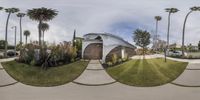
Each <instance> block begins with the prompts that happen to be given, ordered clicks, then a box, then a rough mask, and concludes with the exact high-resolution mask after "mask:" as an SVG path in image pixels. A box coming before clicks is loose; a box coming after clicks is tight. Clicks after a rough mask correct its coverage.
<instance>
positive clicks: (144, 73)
mask: <svg viewBox="0 0 200 100" xmlns="http://www.w3.org/2000/svg"><path fill="white" fill-rule="evenodd" d="M187 65H188V63H186V62H177V61H172V60H167V63H165V62H164V59H161V58H156V59H148V60H147V59H144V60H130V61H128V62H125V63H123V64H120V65H117V66H114V67H110V68H107V69H106V71H107V72H108V74H109V75H110V76H111V77H113V78H114V79H116V80H117V81H118V82H121V83H124V84H127V85H131V86H139V87H151V86H160V85H163V84H166V83H169V82H171V81H173V80H175V79H176V78H177V77H178V76H179V75H180V74H181V73H182V72H183V71H184V70H185V68H186V66H187Z"/></svg>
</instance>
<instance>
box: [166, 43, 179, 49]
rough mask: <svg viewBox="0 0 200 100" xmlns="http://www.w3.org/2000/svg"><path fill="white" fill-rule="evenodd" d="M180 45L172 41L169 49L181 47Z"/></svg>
mask: <svg viewBox="0 0 200 100" xmlns="http://www.w3.org/2000/svg"><path fill="white" fill-rule="evenodd" d="M181 47H182V45H180V44H177V43H173V44H170V45H169V49H175V48H181Z"/></svg>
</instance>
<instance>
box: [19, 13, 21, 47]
mask: <svg viewBox="0 0 200 100" xmlns="http://www.w3.org/2000/svg"><path fill="white" fill-rule="evenodd" d="M19 25H20V43H22V17H20V21H19Z"/></svg>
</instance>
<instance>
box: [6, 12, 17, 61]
mask: <svg viewBox="0 0 200 100" xmlns="http://www.w3.org/2000/svg"><path fill="white" fill-rule="evenodd" d="M18 11H19V9H18V8H6V9H5V12H6V13H8V17H7V21H6V32H5V41H6V44H5V57H7V49H8V41H7V35H8V22H9V19H10V15H11V14H12V13H16V12H18Z"/></svg>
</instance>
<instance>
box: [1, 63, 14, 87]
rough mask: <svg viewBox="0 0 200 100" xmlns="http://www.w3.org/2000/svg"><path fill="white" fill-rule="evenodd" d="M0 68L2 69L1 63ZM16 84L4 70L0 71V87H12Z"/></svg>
mask: <svg viewBox="0 0 200 100" xmlns="http://www.w3.org/2000/svg"><path fill="white" fill-rule="evenodd" d="M0 67H2V65H1V63H0ZM16 83H17V81H16V80H14V79H13V78H12V77H10V75H8V73H7V72H6V71H5V70H3V69H2V70H0V87H5V86H9V85H14V84H16Z"/></svg>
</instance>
